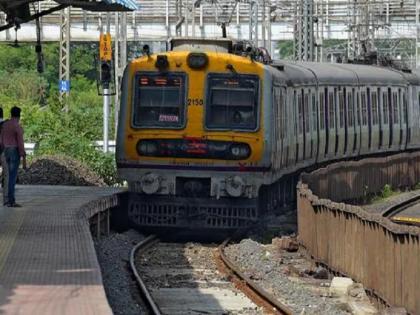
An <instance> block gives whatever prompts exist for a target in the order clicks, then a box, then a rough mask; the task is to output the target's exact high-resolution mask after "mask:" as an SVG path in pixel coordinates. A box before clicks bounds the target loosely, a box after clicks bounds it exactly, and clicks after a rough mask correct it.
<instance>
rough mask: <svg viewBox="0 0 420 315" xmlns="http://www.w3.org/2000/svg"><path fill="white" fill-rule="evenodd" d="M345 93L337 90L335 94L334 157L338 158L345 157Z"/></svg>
mask: <svg viewBox="0 0 420 315" xmlns="http://www.w3.org/2000/svg"><path fill="white" fill-rule="evenodd" d="M345 93H346V89H345V88H344V89H342V88H339V89H338V94H337V101H338V102H337V104H338V106H337V138H336V147H335V150H336V151H335V155H336V156H337V157H338V158H340V157H342V156H343V155H345V153H346V152H345V151H346V147H347V143H346V141H347V139H346V127H345V126H346V121H345V119H346V117H345V105H346V104H345Z"/></svg>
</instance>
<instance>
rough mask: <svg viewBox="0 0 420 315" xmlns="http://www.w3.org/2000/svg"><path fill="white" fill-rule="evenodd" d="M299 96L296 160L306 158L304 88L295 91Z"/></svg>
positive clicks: (299, 160)
mask: <svg viewBox="0 0 420 315" xmlns="http://www.w3.org/2000/svg"><path fill="white" fill-rule="evenodd" d="M295 93H296V97H297V113H296V114H297V132H298V133H297V135H298V136H297V142H296V162H301V161H303V159H304V158H305V137H304V135H305V121H304V108H303V95H304V92H303V89H298V90H296V91H295Z"/></svg>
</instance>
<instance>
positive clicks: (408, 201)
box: [381, 195, 420, 220]
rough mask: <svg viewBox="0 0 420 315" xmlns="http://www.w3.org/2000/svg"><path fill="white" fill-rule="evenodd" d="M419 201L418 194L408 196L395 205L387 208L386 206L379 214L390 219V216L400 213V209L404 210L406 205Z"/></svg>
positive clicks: (419, 196)
mask: <svg viewBox="0 0 420 315" xmlns="http://www.w3.org/2000/svg"><path fill="white" fill-rule="evenodd" d="M419 202H420V195H417V196H414V197H411V198H408V199H406V200H404V201H402V202H399V203H397V204H395V205H392V206H389V207H388V208H386V209H385V210H384V211H382V212H381V216H382V217H384V218H388V219H390V220H392V216H394V215H396V214H398V213H400V212H401V211H404V210H405V209H407V208H408V207H410V206H412V205H413V204H416V203H419Z"/></svg>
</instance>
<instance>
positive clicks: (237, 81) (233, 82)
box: [206, 73, 259, 130]
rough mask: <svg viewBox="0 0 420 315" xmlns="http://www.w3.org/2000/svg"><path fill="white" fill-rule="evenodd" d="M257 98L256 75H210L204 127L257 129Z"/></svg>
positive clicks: (257, 84)
mask: <svg viewBox="0 0 420 315" xmlns="http://www.w3.org/2000/svg"><path fill="white" fill-rule="evenodd" d="M258 100H259V79H258V76H254V75H239V74H235V75H227V74H213V73H212V74H209V76H208V79H207V99H206V127H207V128H209V129H229V130H231V129H235V130H255V129H257V121H258V103H259V102H258Z"/></svg>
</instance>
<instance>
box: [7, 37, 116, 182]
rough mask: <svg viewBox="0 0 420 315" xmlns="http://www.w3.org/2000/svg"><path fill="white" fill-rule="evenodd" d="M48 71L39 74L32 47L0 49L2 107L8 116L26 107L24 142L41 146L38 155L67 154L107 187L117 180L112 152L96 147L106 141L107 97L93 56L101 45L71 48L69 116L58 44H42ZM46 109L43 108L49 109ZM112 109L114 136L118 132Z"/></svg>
mask: <svg viewBox="0 0 420 315" xmlns="http://www.w3.org/2000/svg"><path fill="white" fill-rule="evenodd" d="M43 48H44V49H43V51H44V56H45V72H44V74H42V75H39V74H38V73H37V72H36V55H35V51H34V46H33V45H24V44H22V46H21V47H20V48H12V47H10V46H7V45H0V69H1V70H0V106H1V107H3V110H4V113H5V118H8V117H9V113H10V108H11V107H12V106H14V105H18V106H20V107H21V108H22V117H21V122H22V126H23V128H24V136H25V142H35V143H37V145H38V148H37V150H36V153H35V156H39V155H43V154H48V155H55V154H63V155H65V156H69V157H73V158H76V159H78V160H80V161H81V162H83V163H85V164H86V165H88V166H89V167H90V168H92V170H94V171H95V172H96V173H97V174H99V175H100V176H102V177H103V179H104V180H105V182H106V183H107V184H108V185H113V184H115V182H116V165H115V160H114V156H113V154H104V153H103V152H100V151H97V150H96V149H95V148H94V147H93V146H92V141H94V140H98V139H101V138H102V129H103V123H102V98H101V97H99V96H98V95H97V89H96V82H95V81H94V79H95V76H94V75H95V70H94V67H93V63H94V62H93V53H94V52H96V50H97V45H96V44H81V45H72V55H71V58H72V74H71V79H72V81H71V86H72V90H71V93H70V97H69V99H68V112H64V111H63V104H61V103H60V101H59V97H58V96H59V94H58V66H59V62H58V59H59V57H58V56H59V49H58V45H57V44H48V45H44V46H43ZM44 103H45V104H46V105H47V106H41V105H44ZM112 114H113V110H112V109H111V120H110V122H111V124H110V135H112V134H113V130H114V126H113V125H114V124H113V123H112V121H113V120H112Z"/></svg>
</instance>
